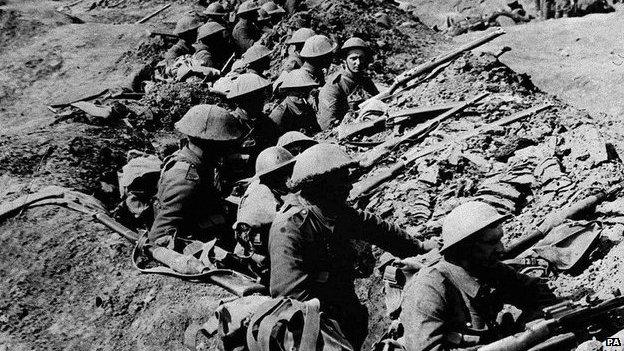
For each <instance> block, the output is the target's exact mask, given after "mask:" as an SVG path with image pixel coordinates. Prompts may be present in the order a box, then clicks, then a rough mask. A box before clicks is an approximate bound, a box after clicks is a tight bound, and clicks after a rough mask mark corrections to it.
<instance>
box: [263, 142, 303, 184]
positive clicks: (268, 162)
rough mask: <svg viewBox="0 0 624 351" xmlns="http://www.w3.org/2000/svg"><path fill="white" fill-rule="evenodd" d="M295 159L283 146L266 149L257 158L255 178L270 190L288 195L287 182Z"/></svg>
mask: <svg viewBox="0 0 624 351" xmlns="http://www.w3.org/2000/svg"><path fill="white" fill-rule="evenodd" d="M294 164H295V158H294V157H293V155H292V154H291V153H290V152H289V151H288V150H286V149H285V148H283V147H281V146H271V147H269V148H266V149H264V150H263V151H262V152H261V153H260V154H258V157H257V158H256V174H255V175H254V177H255V178H257V179H258V180H260V183H262V184H265V185H266V186H268V187H269V188H270V189H273V190H275V191H277V192H279V193H283V194H286V193H287V192H288V187H287V186H286V182H287V181H288V179H290V175H291V174H292V169H293V165H294Z"/></svg>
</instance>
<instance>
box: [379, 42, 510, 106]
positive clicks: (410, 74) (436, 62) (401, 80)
mask: <svg viewBox="0 0 624 351" xmlns="http://www.w3.org/2000/svg"><path fill="white" fill-rule="evenodd" d="M503 34H505V32H504V31H503V30H497V31H494V32H492V33H489V34H487V35H485V36H483V37H481V38H478V39H476V40H474V41H471V42H470V43H467V44H465V45H463V46H461V47H459V48H458V49H455V50H453V51H451V52H448V53H446V54H444V55H440V56H438V57H436V58H434V59H432V60H431V61H428V62H425V63H423V64H421V65H418V66H416V67H414V68H411V69H409V70H407V71H406V72H403V73H401V74H400V75H399V76H397V77H396V79H395V80H394V82H393V83H392V85H390V87H389V88H388V89H386V90H385V91H383V92H381V93H379V94H377V95H375V96H374V98H376V99H383V98H384V97H385V96H388V95H391V94H392V93H393V92H394V91H395V90H396V89H397V88H399V87H400V86H401V85H403V84H405V83H407V82H409V81H410V80H412V79H414V78H415V77H416V76H418V75H420V74H423V73H426V72H428V71H431V70H432V69H434V68H436V67H437V66H440V65H442V64H444V63H447V62H449V61H451V60H453V59H455V58H457V57H459V56H460V55H461V54H462V53H463V52H465V51H469V50H472V49H474V48H477V47H479V46H481V45H483V44H485V43H487V42H490V41H492V40H494V39H495V38H497V37H499V36H501V35H503Z"/></svg>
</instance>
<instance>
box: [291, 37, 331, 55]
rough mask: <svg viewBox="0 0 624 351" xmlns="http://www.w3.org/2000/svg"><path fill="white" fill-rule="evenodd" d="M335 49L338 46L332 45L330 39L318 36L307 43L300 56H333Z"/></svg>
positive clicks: (309, 39)
mask: <svg viewBox="0 0 624 351" xmlns="http://www.w3.org/2000/svg"><path fill="white" fill-rule="evenodd" d="M335 49H336V44H334V43H332V42H331V40H329V38H328V37H326V36H324V35H322V34H317V35H314V36H311V37H310V38H308V39H307V40H306V41H305V44H303V49H301V52H300V53H299V55H301V57H303V58H314V57H321V56H325V55H329V54H331V53H332V51H334V50H335Z"/></svg>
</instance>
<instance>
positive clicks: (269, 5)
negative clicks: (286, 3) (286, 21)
mask: <svg viewBox="0 0 624 351" xmlns="http://www.w3.org/2000/svg"><path fill="white" fill-rule="evenodd" d="M261 9H262V10H263V11H264V12H266V13H267V14H268V15H269V21H270V23H271V25H276V24H278V23H279V21H281V20H282V18H284V15H285V14H286V11H285V10H284V9H283V8H282V7H281V6H278V5H277V4H276V3H274V2H273V1H267V2H265V3H264V4H262V6H261Z"/></svg>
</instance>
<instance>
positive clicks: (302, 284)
mask: <svg viewBox="0 0 624 351" xmlns="http://www.w3.org/2000/svg"><path fill="white" fill-rule="evenodd" d="M303 244H304V243H303V239H302V237H301V232H300V228H299V227H297V226H294V225H292V224H291V223H288V222H287V221H284V220H276V221H275V222H273V225H272V226H271V231H270V234H269V258H270V261H271V274H270V284H269V290H270V293H271V296H273V297H276V296H289V297H292V298H295V299H297V300H306V299H307V298H308V296H310V295H311V284H310V279H311V277H310V275H309V273H308V272H306V270H305V269H304V267H303V249H304V247H303V246H304V245H303Z"/></svg>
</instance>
